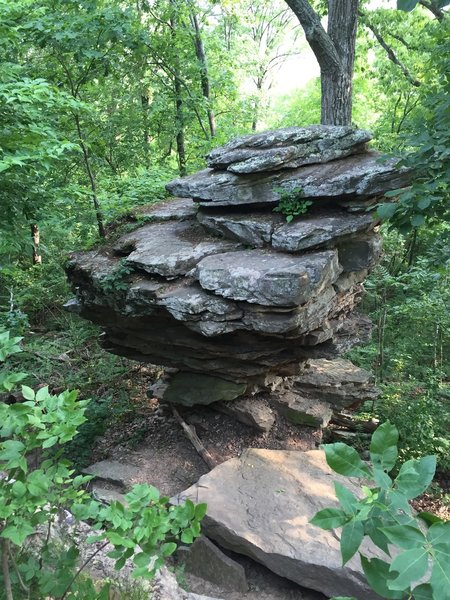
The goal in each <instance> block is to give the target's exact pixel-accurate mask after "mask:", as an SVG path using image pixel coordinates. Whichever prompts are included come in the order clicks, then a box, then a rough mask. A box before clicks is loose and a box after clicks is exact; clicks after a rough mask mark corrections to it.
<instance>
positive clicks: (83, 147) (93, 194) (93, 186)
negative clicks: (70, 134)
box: [75, 114, 106, 238]
mask: <svg viewBox="0 0 450 600" xmlns="http://www.w3.org/2000/svg"><path fill="white" fill-rule="evenodd" d="M75 124H76V127H77V133H78V142H79V144H80V146H81V150H82V152H83V159H84V166H85V167H86V173H87V175H88V178H89V183H90V186H91V198H92V203H93V205H94V210H95V216H96V219H97V227H98V233H99V236H100V237H101V238H105V237H106V231H105V226H104V224H103V213H102V211H101V208H100V203H99V201H98V197H97V183H96V181H95V175H94V171H93V169H92V166H91V161H90V158H89V150H88V147H87V146H86V144H85V142H84V137H83V133H82V131H81V122H80V117H79V115H78V114H75Z"/></svg>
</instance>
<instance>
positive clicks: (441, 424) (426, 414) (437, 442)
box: [375, 384, 450, 470]
mask: <svg viewBox="0 0 450 600" xmlns="http://www.w3.org/2000/svg"><path fill="white" fill-rule="evenodd" d="M375 414H376V415H377V416H379V417H380V418H381V419H382V420H383V421H384V420H389V421H391V423H393V424H394V425H395V426H396V427H397V429H398V431H399V458H400V460H401V461H402V462H403V461H404V460H407V459H410V458H418V457H420V456H423V455H424V454H434V455H436V458H437V464H438V467H439V468H440V469H442V470H446V469H450V440H449V437H448V431H449V428H450V413H449V410H448V405H446V403H445V402H444V401H443V400H439V399H438V398H437V397H436V391H434V390H429V391H426V390H424V389H423V388H422V387H420V386H419V385H411V384H409V385H403V386H398V385H396V386H392V385H390V386H386V387H385V390H384V393H383V395H382V397H381V399H380V400H379V401H378V402H377V404H376V406H375Z"/></svg>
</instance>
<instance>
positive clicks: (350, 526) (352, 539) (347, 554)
mask: <svg viewBox="0 0 450 600" xmlns="http://www.w3.org/2000/svg"><path fill="white" fill-rule="evenodd" d="M363 538H364V523H363V522H362V521H356V520H353V521H350V523H347V524H346V525H344V527H343V529H342V534H341V554H342V564H343V565H345V564H346V563H347V562H348V561H349V560H350V559H351V558H352V556H354V555H355V554H356V552H357V551H358V548H359V547H360V545H361V542H362V541H363Z"/></svg>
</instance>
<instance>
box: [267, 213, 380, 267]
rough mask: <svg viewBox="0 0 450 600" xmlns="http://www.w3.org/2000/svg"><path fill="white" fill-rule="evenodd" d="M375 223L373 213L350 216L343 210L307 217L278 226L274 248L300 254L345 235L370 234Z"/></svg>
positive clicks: (273, 239)
mask: <svg viewBox="0 0 450 600" xmlns="http://www.w3.org/2000/svg"><path fill="white" fill-rule="evenodd" d="M374 224H375V222H374V219H373V217H372V216H371V215H370V214H355V215H349V214H348V213H346V212H344V211H339V212H338V211H336V212H330V213H326V214H321V215H311V216H309V215H306V216H304V217H302V218H301V219H298V220H296V221H293V222H292V223H289V224H287V225H283V226H282V227H278V228H277V229H276V230H275V232H274V234H273V236H272V246H273V247H274V248H276V249H277V250H284V251H285V252H300V251H301V250H306V249H308V248H314V247H317V246H321V245H323V244H328V243H329V242H331V241H335V240H339V239H340V238H343V237H345V236H349V235H352V234H355V233H361V232H364V231H368V230H370V229H372V228H373V226H374ZM361 268H363V267H361Z"/></svg>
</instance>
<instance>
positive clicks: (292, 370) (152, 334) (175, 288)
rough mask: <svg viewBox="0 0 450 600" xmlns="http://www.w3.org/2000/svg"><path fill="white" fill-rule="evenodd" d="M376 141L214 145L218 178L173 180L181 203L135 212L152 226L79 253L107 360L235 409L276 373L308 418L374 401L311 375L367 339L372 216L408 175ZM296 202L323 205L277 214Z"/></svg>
mask: <svg viewBox="0 0 450 600" xmlns="http://www.w3.org/2000/svg"><path fill="white" fill-rule="evenodd" d="M369 138H370V135H369V134H367V132H361V131H355V130H353V129H351V128H346V127H321V126H312V127H307V128H289V129H284V130H280V131H278V132H266V133H262V134H257V135H254V136H247V137H246V138H243V139H239V140H234V141H233V142H230V144H228V145H227V146H225V147H224V148H222V149H215V150H214V151H213V152H211V154H210V156H209V158H208V160H209V164H210V165H211V166H212V167H213V168H212V169H207V170H206V171H203V172H201V173H197V174H196V175H192V176H189V177H184V178H182V179H180V180H177V181H175V182H172V183H171V184H169V186H168V187H169V188H170V189H171V190H172V191H174V192H175V193H177V194H178V195H179V196H180V197H178V198H175V199H172V200H168V201H164V202H162V203H159V204H157V205H150V206H146V207H141V208H139V209H137V210H136V211H135V216H134V218H135V219H136V220H139V218H144V219H148V220H150V223H148V224H146V225H144V226H143V227H140V228H138V229H136V230H135V231H133V232H131V233H128V234H126V235H124V236H122V237H121V238H120V239H119V240H118V241H117V242H116V243H115V245H114V246H113V247H112V248H111V247H103V248H102V249H101V250H99V251H91V252H87V253H78V254H75V255H73V257H72V260H71V261H70V263H69V266H68V269H67V271H68V276H69V279H70V280H71V283H72V285H73V288H74V292H75V294H76V299H75V301H74V302H71V303H70V307H71V309H72V310H75V311H77V312H78V313H79V314H80V315H81V316H82V317H83V318H86V319H89V320H91V321H93V322H94V323H97V324H98V325H100V326H101V327H102V328H103V330H104V334H103V336H102V338H101V341H102V344H103V347H104V348H106V349H107V350H108V351H110V352H114V353H116V354H119V355H123V356H127V357H130V358H132V359H135V360H140V361H143V362H148V363H153V364H156V365H161V366H165V367H170V368H175V369H177V370H179V371H180V373H179V374H178V376H177V377H174V378H172V382H171V383H170V385H169V383H167V385H166V384H165V387H164V390H162V391H161V394H162V396H163V398H164V399H165V400H167V399H169V401H171V402H175V403H176V402H181V403H184V404H186V405H189V406H191V405H192V404H195V403H201V404H208V403H210V402H231V401H232V400H233V399H236V398H238V397H240V396H242V395H245V394H250V393H255V392H256V391H263V392H266V391H267V389H268V388H267V386H265V385H262V384H261V381H263V380H264V379H265V378H266V377H274V378H277V377H278V378H279V377H283V378H288V379H289V380H290V384H289V385H287V389H289V391H290V392H292V394H293V395H294V396H297V398H296V402H295V406H296V408H297V409H298V413H299V411H300V405H299V402H300V399H303V400H304V401H305V402H307V403H308V404H309V405H311V406H312V404H314V402H319V401H324V402H330V403H331V404H332V405H335V406H336V407H337V408H340V407H342V406H348V405H351V404H353V403H356V402H360V401H361V400H363V399H364V398H365V397H373V394H374V393H375V392H371V391H370V390H371V384H370V383H364V384H363V383H358V382H357V381H353V382H351V381H350V380H351V376H350V375H351V373H350V374H349V372H348V369H347V370H346V369H345V368H341V369H340V370H339V369H337V367H336V364H335V363H333V362H329V363H327V364H326V370H329V371H330V373H331V375H330V376H331V378H333V377H334V375H333V374H335V375H336V377H337V378H339V377H341V376H342V377H343V379H342V381H341V384H340V387H339V386H338V385H335V384H334V383H330V382H329V383H323V382H322V383H320V384H319V383H317V381H316V383H312V382H311V381H308V377H307V375H308V374H309V375H311V373H312V372H313V371H314V369H313V368H312V366H311V363H308V365H309V366H308V369H306V370H305V369H304V364H305V362H306V361H308V360H309V359H312V360H317V359H327V360H329V361H332V360H333V359H335V358H336V357H337V356H338V355H339V354H340V353H341V352H343V351H347V350H348V349H349V348H350V347H352V345H354V344H355V343H357V342H360V341H362V340H367V339H368V335H369V331H370V327H365V328H364V327H363V328H360V327H359V326H357V322H356V321H355V322H354V321H352V311H354V309H355V307H356V306H357V304H358V302H359V300H360V299H361V297H362V293H363V286H362V282H363V281H364V278H365V277H366V276H367V274H368V273H369V271H370V269H371V268H372V267H373V266H374V265H375V264H376V262H377V261H378V260H379V257H380V251H381V248H380V237H379V234H378V232H377V230H376V226H377V222H376V220H375V219H373V218H372V216H371V215H370V214H368V213H367V212H364V211H365V208H366V207H367V206H368V205H372V204H373V203H376V202H377V195H378V194H380V193H383V192H384V191H386V190H390V189H393V188H399V187H402V186H404V185H407V184H408V183H409V175H410V174H409V173H408V172H407V171H406V170H404V169H403V170H401V169H400V170H398V169H396V168H395V163H396V160H395V159H391V160H387V161H384V162H382V161H380V160H379V155H378V154H376V153H373V152H367V151H366V150H365V147H364V144H365V143H366V142H367V141H368V139H369ZM355 153H356V154H355ZM300 163H302V166H298V165H299V164H300ZM306 163H311V164H306ZM260 169H263V170H262V171H261V170H260ZM280 190H281V191H280ZM289 194H291V197H292V199H294V198H295V197H299V198H302V197H305V198H307V197H309V198H311V199H312V200H314V202H313V205H312V206H311V207H310V209H309V211H308V213H307V214H306V215H304V216H302V217H300V218H297V219H295V220H294V221H293V222H292V223H290V224H287V223H286V220H285V217H284V216H283V215H282V214H279V213H274V212H273V208H274V206H275V205H276V203H277V202H278V201H279V199H280V197H281V196H283V198H284V199H286V196H288V197H289ZM193 200H195V201H197V203H195V202H193ZM198 202H200V203H201V204H202V207H201V208H200V209H199V210H198V211H197V206H198ZM255 207H257V208H256V209H255ZM355 323H356V325H355ZM324 368H325V367H324ZM349 368H350V367H349ZM336 369H337V370H336ZM350 370H351V369H350ZM315 377H316V379H317V375H316V376H315ZM349 377H350V379H349ZM255 386H256V387H255ZM303 400H302V401H303ZM284 408H285V409H286V411H288V412H289V411H290V409H292V408H293V405H292V403H289V402H288V403H287V406H285V407H284ZM310 408H311V407H310ZM310 408H308V411H310V412H311V410H312V408H311V410H310ZM239 411H240V409H239V406H238V405H236V407H235V415H238V414H240V415H241V417H242V418H244V416H243V415H244V413H245V410H241V412H239ZM304 413H305V414H306V411H304ZM286 414H287V412H286ZM289 414H291V412H289ZM323 414H325V413H322V416H317V415H316V416H315V417H314V418H315V419H316V421H315V422H316V423H317V424H318V425H324V423H325V421H326V418H327V417H326V414H325V416H323ZM247 417H248V415H247ZM238 418H239V417H238ZM249 418H250V417H249ZM297 418H298V417H297ZM305 418H307V417H305ZM250 420H251V418H250ZM269 421H270V419H269V420H268V421H267V424H265V425H264V427H266V426H267V427H268V426H270V424H269ZM254 422H255V424H256V426H259V427H260V428H262V427H263V426H262V425H261V424H260V425H257V419H256V418H255V420H254Z"/></svg>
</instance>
